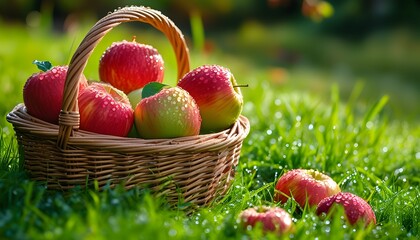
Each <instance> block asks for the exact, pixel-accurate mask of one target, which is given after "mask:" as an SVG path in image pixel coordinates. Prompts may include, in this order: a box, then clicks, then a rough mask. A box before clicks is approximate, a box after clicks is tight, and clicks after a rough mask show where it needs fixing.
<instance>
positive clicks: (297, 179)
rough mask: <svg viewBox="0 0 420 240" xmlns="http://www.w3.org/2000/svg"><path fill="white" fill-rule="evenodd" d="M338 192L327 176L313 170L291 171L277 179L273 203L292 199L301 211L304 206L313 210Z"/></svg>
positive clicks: (336, 185) (335, 184) (336, 186)
mask: <svg viewBox="0 0 420 240" xmlns="http://www.w3.org/2000/svg"><path fill="white" fill-rule="evenodd" d="M338 192H341V189H340V187H339V186H338V184H337V183H336V182H335V181H334V180H333V179H332V178H331V177H329V176H328V175H326V174H323V173H321V172H318V171H316V170H313V169H293V170H291V171H288V172H286V173H285V174H284V175H282V176H281V177H280V178H279V179H278V181H277V184H276V186H275V193H274V201H276V202H280V203H285V202H287V200H288V199H289V198H292V197H293V199H294V200H295V201H296V202H297V203H298V204H299V206H300V207H301V208H302V209H303V208H305V205H306V204H308V206H309V207H311V208H313V207H316V206H317V205H318V203H319V202H320V201H321V200H322V199H324V198H326V197H329V196H332V195H334V194H336V193H338Z"/></svg>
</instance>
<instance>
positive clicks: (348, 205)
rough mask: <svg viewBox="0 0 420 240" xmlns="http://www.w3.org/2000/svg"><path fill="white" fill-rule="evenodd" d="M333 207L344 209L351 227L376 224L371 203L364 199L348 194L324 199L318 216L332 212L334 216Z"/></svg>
mask: <svg viewBox="0 0 420 240" xmlns="http://www.w3.org/2000/svg"><path fill="white" fill-rule="evenodd" d="M333 206H335V207H337V206H341V207H343V208H344V212H345V217H346V219H347V220H348V222H349V223H350V224H351V225H355V224H357V223H358V222H362V223H364V224H365V226H369V225H371V224H373V225H375V224H376V217H375V213H374V212H373V210H372V208H371V206H370V205H369V203H367V202H366V201H365V200H364V199H363V198H361V197H359V196H357V195H354V194H352V193H348V192H340V193H337V194H335V195H333V196H330V197H327V198H325V199H323V200H322V201H321V202H320V203H319V204H318V207H317V209H316V213H317V214H318V215H324V214H328V213H330V212H331V214H334V211H333V209H334V208H333Z"/></svg>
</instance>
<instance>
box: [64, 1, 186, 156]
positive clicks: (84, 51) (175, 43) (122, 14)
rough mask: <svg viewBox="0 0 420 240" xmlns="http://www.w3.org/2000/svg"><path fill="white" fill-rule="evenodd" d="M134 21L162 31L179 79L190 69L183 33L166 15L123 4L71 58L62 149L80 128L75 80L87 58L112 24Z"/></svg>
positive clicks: (91, 33) (66, 87)
mask: <svg viewBox="0 0 420 240" xmlns="http://www.w3.org/2000/svg"><path fill="white" fill-rule="evenodd" d="M134 21H139V22H143V23H148V24H150V25H151V26H153V27H154V28H156V29H158V30H160V31H161V32H162V33H164V34H165V36H166V37H167V38H168V40H169V42H170V43H171V45H172V48H173V49H174V51H175V57H176V61H177V67H178V79H180V78H182V76H183V75H185V74H186V73H187V72H188V71H189V67H190V66H189V65H190V59H189V51H188V47H187V44H186V42H185V39H184V36H183V34H182V33H181V31H180V30H179V29H178V27H176V26H175V24H174V23H173V22H172V21H171V20H170V19H169V18H168V17H166V16H164V15H163V14H162V13H161V12H159V11H156V10H153V9H151V8H147V7H137V6H131V7H124V8H120V9H118V10H116V11H114V12H112V13H109V14H108V15H106V16H105V17H103V18H102V19H100V20H99V21H98V22H97V23H96V24H95V25H94V26H93V27H92V28H91V29H90V31H89V32H88V33H87V34H86V36H85V37H84V39H83V40H82V42H81V43H80V45H79V47H78V48H77V49H76V52H75V53H74V54H73V56H72V59H71V61H70V64H69V68H68V71H67V77H66V81H65V85H64V93H63V103H62V107H61V112H60V116H59V132H58V139H57V146H58V147H60V148H61V149H65V148H66V146H67V142H68V140H69V138H70V136H71V135H72V133H73V129H78V128H79V124H80V115H79V106H78V103H77V95H78V92H79V84H78V82H79V78H80V76H81V75H82V73H83V70H84V69H85V67H86V64H87V60H88V58H89V57H90V55H91V54H92V52H93V50H94V49H95V47H96V45H97V44H98V43H99V42H100V41H101V39H102V38H103V37H104V36H105V35H106V34H107V33H108V32H109V31H110V30H111V29H112V28H113V27H116V26H117V25H119V24H120V23H123V22H134Z"/></svg>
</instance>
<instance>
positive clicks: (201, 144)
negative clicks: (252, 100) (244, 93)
mask: <svg viewBox="0 0 420 240" xmlns="http://www.w3.org/2000/svg"><path fill="white" fill-rule="evenodd" d="M131 21H139V22H144V23H148V24H150V25H152V26H153V27H155V28H156V29H158V30H160V31H161V32H163V33H164V34H165V36H166V37H167V38H168V40H169V42H170V43H171V44H172V46H173V49H174V51H175V56H176V59H177V63H178V79H180V78H181V77H182V76H183V75H184V74H185V73H187V72H188V71H189V55H188V48H187V45H186V43H185V40H184V37H183V35H182V33H181V32H180V30H179V29H178V28H177V27H176V26H175V25H174V23H173V22H172V21H171V20H170V19H168V18H167V17H165V16H164V15H162V14H161V13H160V12H158V11H156V10H153V9H150V8H145V7H125V8H121V9H118V10H116V11H114V12H112V13H109V14H108V15H107V16H105V17H104V18H102V19H101V20H99V21H98V22H97V23H96V24H95V25H94V26H93V27H92V29H91V30H90V31H89V32H88V33H87V35H86V36H85V38H84V39H83V40H82V42H81V44H80V45H79V47H78V48H77V50H76V52H75V53H74V55H73V57H72V59H71V61H70V64H69V69H68V73H67V78H66V84H65V88H64V96H63V103H62V110H61V113H60V116H59V118H60V121H59V125H54V124H50V123H47V122H44V121H41V120H39V119H37V118H34V117H32V116H31V115H29V114H28V113H27V112H26V108H25V106H24V105H23V104H19V105H17V106H16V107H15V108H14V109H13V110H12V111H11V112H10V113H9V114H8V115H7V120H8V121H9V122H10V123H12V124H13V127H14V130H15V132H16V137H17V140H18V143H19V146H20V148H21V149H22V150H23V157H24V161H25V169H26V170H27V172H28V174H29V175H30V177H31V178H32V179H33V180H36V181H41V182H45V184H46V186H47V187H48V188H50V189H70V188H73V187H75V186H78V185H80V186H89V185H90V184H91V183H92V182H93V181H97V182H98V184H99V186H100V187H102V186H105V185H107V184H110V185H111V186H115V185H116V184H120V183H124V186H125V187H126V188H127V189H129V188H132V187H135V186H140V187H147V188H150V189H151V190H152V192H154V193H155V194H157V195H165V196H166V197H167V200H168V201H169V202H170V203H177V202H178V201H179V199H180V198H181V199H183V201H185V202H189V203H192V204H194V205H198V206H200V205H205V204H207V203H209V202H210V201H212V200H213V199H214V198H215V197H216V196H219V195H223V194H224V193H225V191H226V190H227V189H228V188H229V186H230V184H231V180H232V178H233V176H234V171H235V166H236V165H237V164H238V160H239V155H240V151H241V146H242V142H243V139H244V138H245V137H246V136H247V134H248V133H249V128H250V125H249V122H248V119H247V118H246V117H244V116H240V118H239V119H238V121H237V122H236V123H235V124H234V125H233V126H232V127H231V128H229V129H227V130H225V131H222V132H218V133H213V134H206V135H198V136H192V137H182V138H174V139H155V140H145V139H139V138H124V137H115V136H109V135H101V134H96V133H91V132H87V131H83V130H79V129H78V126H79V120H80V119H79V113H78V105H77V93H78V91H79V90H78V79H79V77H80V75H81V74H82V73H83V70H84V68H85V66H86V63H87V60H88V58H89V57H90V55H91V53H92V52H93V50H94V48H95V46H96V45H97V43H98V42H99V41H100V40H101V39H102V38H103V37H104V36H105V34H106V33H107V32H109V31H110V30H111V29H112V28H113V27H115V26H117V25H119V24H120V23H123V22H131Z"/></svg>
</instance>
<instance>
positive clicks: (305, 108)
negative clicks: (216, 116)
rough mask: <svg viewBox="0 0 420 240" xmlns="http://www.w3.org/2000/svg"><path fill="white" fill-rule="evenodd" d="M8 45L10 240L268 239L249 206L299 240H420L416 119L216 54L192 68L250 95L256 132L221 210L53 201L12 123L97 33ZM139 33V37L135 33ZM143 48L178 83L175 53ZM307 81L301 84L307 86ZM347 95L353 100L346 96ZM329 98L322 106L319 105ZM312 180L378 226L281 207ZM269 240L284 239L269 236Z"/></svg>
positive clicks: (6, 232) (70, 198)
mask: <svg viewBox="0 0 420 240" xmlns="http://www.w3.org/2000/svg"><path fill="white" fill-rule="evenodd" d="M2 29H6V30H7V31H8V32H10V33H11V34H10V36H9V37H8V38H6V37H3V35H2V37H0V62H1V64H0V68H1V71H0V84H1V86H3V88H2V89H3V90H2V91H3V94H1V95H0V101H1V103H2V104H1V106H0V113H1V117H2V118H1V119H0V123H1V127H2V134H1V138H0V152H1V158H0V239H3V238H6V239H119V238H125V239H139V238H140V239H169V238H170V239H261V238H263V234H262V232H261V229H259V228H255V229H248V230H246V229H242V228H241V226H240V224H239V223H238V221H237V217H238V214H239V213H240V211H242V210H243V209H245V208H248V207H251V206H260V205H269V206H281V207H283V208H285V209H286V210H287V211H289V212H290V213H291V214H292V215H293V220H294V222H295V224H296V232H295V233H294V234H291V235H287V236H283V237H284V238H292V239H303V238H308V239H315V238H317V239H363V238H368V239H372V238H379V239H397V238H398V239H418V238H419V236H420V224H419V222H420V219H419V218H420V217H419V216H420V189H419V187H418V186H419V184H420V178H419V177H418V176H420V128H419V126H418V119H417V118H414V120H413V119H410V121H407V120H406V119H404V118H401V117H398V118H396V117H395V116H394V115H393V114H392V111H389V108H390V105H392V103H393V102H394V100H395V99H392V98H388V96H387V95H384V96H381V97H377V98H373V99H372V98H367V97H366V96H365V95H364V83H363V82H359V83H356V84H354V85H352V86H351V87H350V88H349V89H347V88H346V89H345V90H343V86H342V85H341V84H340V82H335V83H334V84H332V85H330V83H331V82H334V81H327V83H324V85H321V86H317V87H318V88H322V91H318V89H315V90H312V89H311V87H308V85H305V84H303V83H302V82H301V83H300V84H302V85H299V84H295V83H293V80H295V79H296V78H300V77H302V76H303V78H304V77H305V76H307V75H305V73H303V74H302V75H299V74H300V73H301V71H297V70H296V71H297V72H295V70H291V71H290V75H291V76H290V78H291V79H290V81H289V82H286V83H284V84H281V85H278V84H275V83H273V82H272V81H267V79H269V76H270V75H269V72H268V71H267V69H265V68H264V67H263V66H255V65H253V64H251V63H252V61H249V60H246V59H244V58H243V57H240V58H239V57H237V56H235V55H229V54H223V53H222V52H221V51H217V50H216V51H215V52H212V53H211V54H203V53H200V52H195V51H193V52H192V55H191V57H192V65H193V67H194V66H198V65H200V64H203V63H218V64H221V65H226V66H228V67H230V68H231V70H232V71H233V72H234V74H235V77H236V78H237V80H238V81H239V82H240V83H248V84H249V87H248V88H245V89H243V95H244V98H245V106H244V111H243V114H244V115H245V116H247V117H248V118H249V120H250V122H251V132H250V134H249V136H248V137H247V138H246V139H245V141H244V144H243V148H242V152H241V158H240V163H239V166H238V168H237V171H236V177H235V179H234V183H233V185H232V187H231V188H230V190H229V192H228V193H227V194H226V195H225V196H224V197H223V198H221V199H219V200H218V201H217V202H213V203H211V204H210V205H209V206H207V207H203V208H200V209H199V210H197V211H196V212H194V213H192V214H191V215H188V214H187V213H185V212H184V211H182V209H176V208H175V209H174V208H171V207H169V206H168V205H167V204H166V203H165V200H164V199H161V198H156V197H154V196H152V195H151V194H150V193H149V192H148V191H147V190H146V189H132V190H129V191H126V190H124V189H123V188H121V187H117V188H116V189H109V188H105V189H102V190H101V191H99V190H98V189H97V188H92V189H81V188H76V189H73V190H71V191H69V192H61V191H52V190H47V189H45V188H44V187H43V186H42V185H40V184H39V183H37V182H33V181H31V180H30V179H29V178H28V176H27V175H26V174H25V172H24V170H23V166H22V163H23V161H22V160H21V159H20V158H19V154H18V147H17V146H16V142H15V140H14V137H13V129H12V128H11V126H10V124H8V123H7V122H6V120H5V115H6V114H7V112H9V111H10V110H11V109H12V108H13V107H14V106H15V105H16V104H17V103H19V102H22V95H21V89H22V87H23V84H24V82H25V80H26V79H27V77H28V76H30V74H32V73H33V72H35V71H36V69H35V67H34V66H33V65H32V64H31V62H32V60H34V58H36V59H40V60H46V59H49V60H51V61H52V62H53V63H55V64H66V63H67V62H68V60H69V58H70V56H71V53H72V52H73V51H74V50H75V48H76V45H77V43H78V42H79V41H80V40H81V38H82V37H83V33H84V32H86V31H87V29H88V28H87V27H84V28H82V29H79V31H80V33H78V34H74V35H72V34H69V35H54V34H51V33H48V34H47V33H42V34H39V33H38V32H36V31H34V32H32V31H26V30H25V29H24V28H23V27H21V26H6V25H2ZM136 31H139V30H136ZM132 34H133V32H131V31H128V30H127V29H125V28H117V29H115V31H112V32H111V33H110V35H109V36H107V37H106V38H105V39H104V41H103V42H101V44H100V46H98V48H97V50H95V52H94V54H93V56H92V58H91V59H90V61H89V63H88V66H87V68H86V71H85V74H86V76H88V78H90V79H97V70H96V69H97V61H98V59H99V57H100V54H101V53H102V51H103V50H104V49H105V48H106V46H108V45H109V44H110V43H111V42H112V41H114V40H121V39H129V38H131V35H132ZM137 40H138V41H142V40H143V41H145V42H153V45H155V46H156V47H157V48H158V49H159V51H160V52H161V53H162V55H163V56H164V59H165V63H166V64H167V65H166V69H167V72H166V79H167V80H166V81H169V82H171V81H172V82H173V81H174V80H173V79H174V76H175V72H176V71H175V70H174V69H175V64H174V60H173V55H172V51H171V49H170V46H169V44H168V43H167V42H166V41H164V40H162V38H161V37H160V35H159V34H155V33H154V32H152V33H150V32H149V31H147V32H146V33H145V34H141V37H139V35H137ZM297 80H299V79H297ZM343 92H345V93H348V94H345V95H343ZM321 93H322V94H321ZM293 168H313V169H317V170H319V171H322V172H324V173H326V174H328V175H330V176H331V177H332V178H333V179H334V180H335V181H337V182H338V183H339V185H340V187H341V188H342V190H343V191H348V192H352V193H354V194H357V195H359V196H361V197H363V198H365V199H367V200H368V201H369V203H370V204H371V206H372V208H373V210H374V212H375V214H376V217H377V222H378V224H377V226H375V227H372V228H368V229H364V228H362V227H360V226H356V227H351V226H348V225H347V224H345V222H343V220H342V219H341V218H340V217H335V218H333V219H331V220H328V221H325V220H321V219H320V218H318V217H317V216H316V215H315V214H314V212H313V210H311V209H299V208H298V207H297V206H296V204H295V203H294V202H293V201H292V200H290V201H288V202H287V203H286V204H285V205H280V204H275V203H273V201H272V197H273V192H274V184H275V181H276V180H277V179H278V177H279V176H280V175H281V174H282V173H284V172H285V171H287V170H289V169H293ZM265 237H266V238H267V239H271V238H273V239H274V238H276V237H275V236H271V235H266V236H265Z"/></svg>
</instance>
